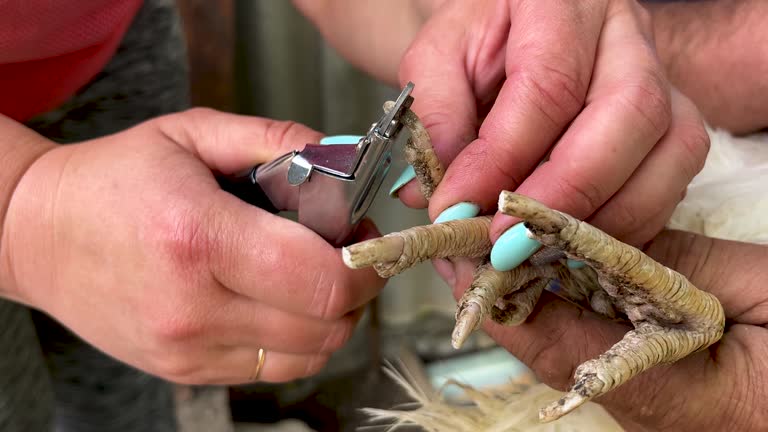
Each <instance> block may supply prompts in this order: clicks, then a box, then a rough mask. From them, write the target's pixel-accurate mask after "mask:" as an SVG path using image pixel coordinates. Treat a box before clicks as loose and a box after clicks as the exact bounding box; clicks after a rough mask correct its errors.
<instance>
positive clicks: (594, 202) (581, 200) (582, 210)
mask: <svg viewBox="0 0 768 432" xmlns="http://www.w3.org/2000/svg"><path fill="white" fill-rule="evenodd" d="M558 180H559V181H558V183H557V185H558V187H559V188H560V190H561V192H562V193H561V194H560V196H561V197H563V199H564V205H565V207H567V208H568V209H569V213H572V214H574V215H575V216H576V217H582V218H583V217H587V216H588V215H590V214H592V212H594V211H595V210H597V209H599V208H600V207H601V206H602V204H603V201H604V199H605V198H606V197H607V196H608V194H607V192H606V191H605V190H604V187H602V186H601V185H600V184H599V183H598V182H595V181H592V180H588V179H584V178H580V179H579V178H576V179H574V178H570V177H561V178H560V179H558Z"/></svg>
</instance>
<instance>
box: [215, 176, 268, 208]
mask: <svg viewBox="0 0 768 432" xmlns="http://www.w3.org/2000/svg"><path fill="white" fill-rule="evenodd" d="M258 168H259V166H255V167H253V169H251V170H250V171H248V172H247V173H245V174H240V175H237V176H219V177H217V178H216V180H217V181H218V183H219V186H221V188H222V189H223V190H224V191H226V192H229V193H230V194H232V195H234V196H236V197H238V198H240V199H241V200H243V201H245V202H247V203H248V204H251V205H254V206H256V207H259V208H261V209H264V210H266V211H268V212H270V213H272V214H276V213H278V212H279V210H278V209H277V208H276V207H275V206H274V205H273V204H272V201H270V199H269V197H267V194H266V193H265V192H264V189H262V188H261V186H260V185H259V184H258V183H257V182H256V181H254V179H255V173H256V170H257V169H258Z"/></svg>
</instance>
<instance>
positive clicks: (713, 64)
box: [646, 0, 768, 134]
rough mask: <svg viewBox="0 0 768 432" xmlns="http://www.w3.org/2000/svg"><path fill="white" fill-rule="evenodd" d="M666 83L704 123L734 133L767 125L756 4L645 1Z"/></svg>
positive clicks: (763, 50) (756, 0) (766, 39)
mask: <svg viewBox="0 0 768 432" xmlns="http://www.w3.org/2000/svg"><path fill="white" fill-rule="evenodd" d="M646 7H647V8H648V10H649V12H650V13H651V15H652V16H653V21H654V33H655V39H656V46H657V47H658V50H659V54H660V58H661V59H662V63H663V64H664V66H665V69H666V70H667V75H668V76H669V79H670V81H671V82H672V83H673V84H674V85H675V87H677V88H678V89H680V90H681V91H682V92H683V93H685V95H686V96H688V97H689V98H691V100H693V101H694V102H695V103H696V105H697V106H698V107H699V109H700V110H701V112H702V113H703V115H704V118H705V119H706V120H707V122H708V123H709V124H711V125H712V126H715V127H720V128H724V129H727V130H729V131H731V132H732V133H737V134H747V133H752V132H755V131H758V130H760V129H763V128H765V127H766V126H768V101H767V100H766V97H765V95H766V94H768V83H766V81H765V79H764V78H763V77H765V75H766V74H767V73H768V62H766V59H767V58H768V28H766V27H765V20H764V17H765V16H766V14H767V13H768V3H766V2H765V1H762V0H715V1H693V2H691V1H688V2H662V3H659V2H651V3H646Z"/></svg>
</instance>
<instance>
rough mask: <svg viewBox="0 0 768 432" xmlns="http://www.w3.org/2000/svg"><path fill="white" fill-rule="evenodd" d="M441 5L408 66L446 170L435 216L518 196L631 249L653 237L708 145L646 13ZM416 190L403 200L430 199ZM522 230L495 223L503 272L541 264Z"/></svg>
mask: <svg viewBox="0 0 768 432" xmlns="http://www.w3.org/2000/svg"><path fill="white" fill-rule="evenodd" d="M435 10H436V12H435V13H434V15H432V16H431V17H430V18H429V19H428V20H427V22H426V24H424V26H423V27H422V28H421V30H420V32H419V33H418V35H417V36H416V39H415V40H414V42H413V43H412V44H411V46H410V48H409V49H408V51H407V52H406V54H405V56H404V58H403V60H402V62H401V65H400V81H401V83H405V82H407V81H413V82H414V83H415V84H416V88H415V90H414V96H415V102H414V108H413V109H414V111H415V112H416V113H417V114H418V115H419V116H420V117H421V119H422V120H423V122H424V123H425V125H426V126H427V128H428V130H429V132H430V135H431V137H432V140H433V144H434V147H435V150H436V152H437V153H438V156H439V157H440V159H441V161H442V162H443V164H444V165H446V166H447V167H448V168H447V171H446V175H445V178H444V179H443V181H442V183H441V184H440V186H439V187H438V189H437V191H436V192H435V194H434V195H433V196H432V198H431V200H430V202H429V212H430V216H431V218H432V219H433V220H435V219H436V218H438V216H439V215H441V213H442V214H443V216H445V215H446V213H443V211H444V210H446V209H448V208H450V207H451V206H454V205H456V204H458V203H466V204H463V206H462V207H461V208H460V209H459V210H457V209H455V208H453V209H451V211H450V212H448V213H447V214H449V215H450V217H454V215H461V216H462V217H466V216H468V215H469V216H471V215H474V214H477V213H479V212H488V211H493V210H494V209H495V207H496V202H497V200H498V196H499V193H500V191H502V190H511V191H516V192H519V193H522V194H524V195H528V196H530V197H532V198H534V199H536V200H538V201H541V202H542V203H544V204H545V205H547V206H549V207H551V208H555V209H557V210H560V211H564V212H566V213H569V214H571V215H573V216H574V217H577V218H579V219H586V220H588V221H589V222H590V223H591V224H593V225H595V226H597V227H599V228H601V229H602V230H604V231H606V232H608V233H610V234H611V235H613V236H614V237H617V238H619V239H621V240H622V241H625V242H627V243H631V244H634V245H641V244H643V243H645V242H646V241H648V240H650V239H651V238H653V237H654V236H655V235H656V234H657V233H658V232H659V231H660V230H661V229H662V228H663V226H664V223H665V222H666V221H667V220H668V218H669V216H670V215H671V213H672V211H673V210H674V208H675V206H676V205H677V203H678V202H679V201H680V199H681V198H682V196H683V195H684V193H685V189H686V186H687V185H688V183H689V182H690V180H691V179H692V178H693V177H694V176H695V175H696V173H698V172H699V170H700V169H701V168H702V166H703V163H704V160H705V158H706V154H707V151H708V144H709V140H708V136H707V134H706V131H705V129H704V127H703V124H702V121H701V116H700V114H699V113H698V111H697V110H696V109H695V108H694V107H693V106H692V105H691V103H690V102H689V101H687V100H686V99H685V98H684V97H683V96H682V95H680V94H674V95H673V94H672V90H671V89H670V85H669V83H668V81H667V78H666V75H665V72H664V69H663V67H662V65H661V63H660V62H659V59H658V58H657V55H656V51H655V46H654V41H653V29H652V25H651V23H650V19H649V15H648V14H647V12H646V11H645V9H643V8H642V7H641V6H640V5H639V4H638V3H637V2H636V1H634V0H596V1H570V0H567V1H566V0H540V1H539V0H537V1H527V0H503V1H502V0H484V1H473V2H468V1H464V0H448V1H445V2H443V3H442V5H441V6H439V7H437V8H436V9H435ZM547 156H548V159H547V160H546V162H544V163H542V164H539V163H540V162H541V161H542V160H543V159H545V158H546V157H547ZM415 186H416V185H415V184H408V185H407V186H406V187H404V188H403V189H402V190H400V191H399V196H400V197H401V198H402V199H403V201H404V202H405V203H406V204H407V205H409V206H414V207H417V206H424V205H426V203H425V201H424V199H423V197H422V196H421V194H420V192H419V191H418V188H417V187H415ZM440 219H441V220H445V219H444V217H441V218H440ZM517 222H518V220H516V219H513V218H511V217H507V216H503V215H500V214H497V215H496V217H495V219H494V221H493V224H492V227H491V237H492V240H493V241H494V242H495V247H494V254H493V257H492V263H493V264H494V266H495V267H496V268H497V269H500V270H507V269H509V268H512V267H514V266H516V265H517V264H518V263H519V262H520V261H521V260H524V259H525V258H527V257H528V256H530V253H531V252H530V251H528V252H527V254H526V253H523V252H525V251H521V250H519V249H520V247H524V246H525V245H524V243H525V241H522V242H521V241H516V240H515V237H519V235H517V234H519V233H517V232H516V231H509V230H508V229H509V228H510V227H511V226H513V225H515V224H516V223H517ZM504 233H509V234H508V235H507V236H506V237H507V238H505V241H498V239H499V237H500V236H501V235H502V234H504Z"/></svg>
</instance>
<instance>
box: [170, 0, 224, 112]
mask: <svg viewBox="0 0 768 432" xmlns="http://www.w3.org/2000/svg"><path fill="white" fill-rule="evenodd" d="M177 3H178V6H179V10H180V11H181V16H182V19H183V21H184V30H185V33H186V35H187V46H188V53H189V54H188V56H189V64H190V69H191V70H190V73H191V77H190V78H191V93H192V103H193V105H195V106H206V107H210V108H216V109H219V110H223V111H232V110H233V109H234V107H235V91H234V77H235V73H234V64H235V61H234V59H235V35H236V31H235V0H177Z"/></svg>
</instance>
